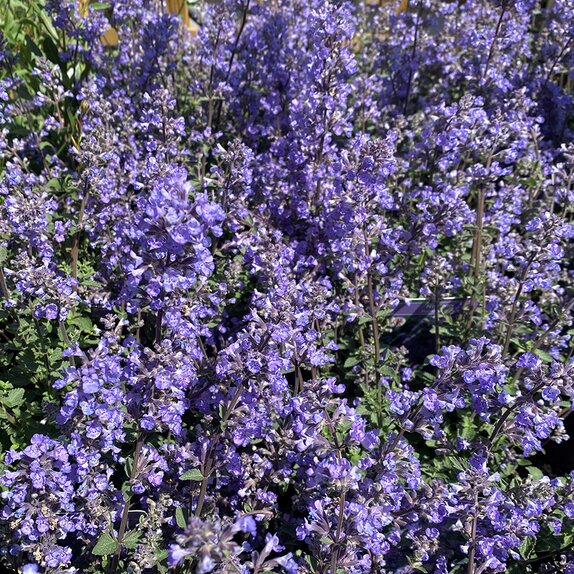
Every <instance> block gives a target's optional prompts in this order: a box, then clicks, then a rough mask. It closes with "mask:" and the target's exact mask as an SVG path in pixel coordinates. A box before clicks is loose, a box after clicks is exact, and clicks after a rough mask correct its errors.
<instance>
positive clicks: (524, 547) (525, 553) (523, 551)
mask: <svg viewBox="0 0 574 574" xmlns="http://www.w3.org/2000/svg"><path fill="white" fill-rule="evenodd" d="M535 547H536V539H535V538H531V537H530V536H527V537H526V538H525V539H524V542H523V543H522V544H521V545H520V548H519V550H518V551H519V552H520V556H521V557H522V558H523V559H524V560H528V558H530V557H531V556H532V554H533V553H534V548H535Z"/></svg>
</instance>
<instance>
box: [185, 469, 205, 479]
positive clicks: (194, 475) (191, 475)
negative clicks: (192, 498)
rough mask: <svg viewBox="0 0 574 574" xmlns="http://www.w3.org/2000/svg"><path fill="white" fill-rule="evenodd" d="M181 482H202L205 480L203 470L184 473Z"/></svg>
mask: <svg viewBox="0 0 574 574" xmlns="http://www.w3.org/2000/svg"><path fill="white" fill-rule="evenodd" d="M179 479H180V480H195V481H197V482H201V481H202V480H203V474H201V470H199V468H192V469H191V470H188V471H187V472H184V473H183V474H182V475H181V476H180V477H179Z"/></svg>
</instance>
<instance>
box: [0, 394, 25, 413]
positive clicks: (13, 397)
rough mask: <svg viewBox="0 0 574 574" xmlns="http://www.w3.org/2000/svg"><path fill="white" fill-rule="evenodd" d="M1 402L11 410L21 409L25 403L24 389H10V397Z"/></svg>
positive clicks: (3, 398) (2, 399)
mask: <svg viewBox="0 0 574 574" xmlns="http://www.w3.org/2000/svg"><path fill="white" fill-rule="evenodd" d="M0 401H1V402H2V404H3V405H4V406H6V407H8V408H9V409H13V408H16V407H19V406H20V405H21V404H23V403H24V389H10V391H9V392H8V395H7V396H6V397H2V398H1V399H0Z"/></svg>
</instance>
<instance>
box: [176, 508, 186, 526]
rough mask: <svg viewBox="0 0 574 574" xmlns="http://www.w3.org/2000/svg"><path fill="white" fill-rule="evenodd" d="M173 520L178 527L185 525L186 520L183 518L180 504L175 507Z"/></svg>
mask: <svg viewBox="0 0 574 574" xmlns="http://www.w3.org/2000/svg"><path fill="white" fill-rule="evenodd" d="M175 522H176V524H177V525H178V526H179V527H180V528H185V527H186V526H187V520H186V519H185V515H184V513H183V508H182V507H181V506H178V507H177V508H176V509H175Z"/></svg>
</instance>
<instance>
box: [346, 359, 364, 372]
mask: <svg viewBox="0 0 574 574" xmlns="http://www.w3.org/2000/svg"><path fill="white" fill-rule="evenodd" d="M360 362H361V359H359V358H357V357H349V358H348V359H347V360H346V361H345V364H344V365H343V367H344V368H345V369H349V368H350V367H354V366H355V365H358V364H359V363H360Z"/></svg>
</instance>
